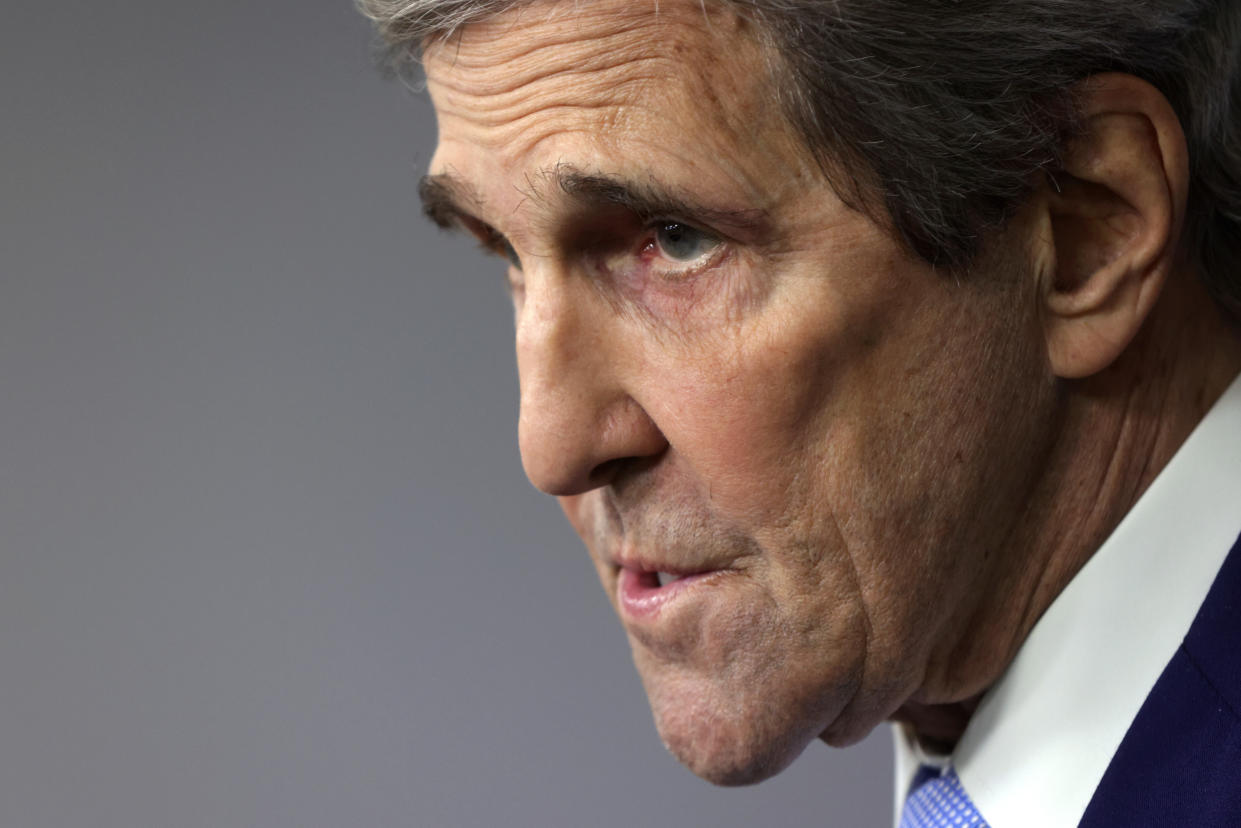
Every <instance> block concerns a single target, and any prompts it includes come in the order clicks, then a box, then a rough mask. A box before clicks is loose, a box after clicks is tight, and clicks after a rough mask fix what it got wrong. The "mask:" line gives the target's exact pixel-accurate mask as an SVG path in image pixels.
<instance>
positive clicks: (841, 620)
mask: <svg viewBox="0 0 1241 828" xmlns="http://www.w3.org/2000/svg"><path fill="white" fill-rule="evenodd" d="M426 72H427V77H428V87H429V90H430V93H431V96H432V99H433V102H434V104H435V107H436V111H437V113H438V117H439V129H440V134H439V146H438V149H437V151H436V154H435V157H434V159H433V161H432V164H431V167H432V169H431V172H432V175H433V178H432V181H433V182H434V183H433V184H432V185H431V186H430V187H428V188H427V190H426V191H425V194H426V196H427V198H428V202H429V206H430V207H431V208H432V212H433V213H435V214H437V215H438V217H439V218H440V219H441V220H444V221H453V222H456V223H459V224H461V225H463V226H465V227H466V228H467V229H469V230H471V231H472V232H473V233H475V234H476V235H478V236H479V238H480V239H482V240H483V241H484V242H485V243H486V244H487V245H488V246H490V247H491V248H492V249H494V250H496V251H497V252H501V253H503V254H506V255H512V254H515V257H516V261H518V262H519V264H520V268H518V267H510V268H509V270H508V277H509V281H510V284H511V287H512V292H513V298H514V306H515V316H516V334H517V361H518V370H519V374H520V380H521V394H522V399H521V418H520V444H521V453H522V459H523V463H524V465H525V468H526V472H527V474H528V475H529V477H530V479H531V480H532V481H533V482H534V484H535V485H536V486H538V487H539V488H541V489H543V490H545V491H548V492H550V493H552V494H555V495H558V496H559V497H560V502H561V505H562V506H563V508H564V511H565V513H566V514H567V515H568V517H569V520H570V521H571V522H572V524H573V526H574V527H575V528H576V529H577V531H578V533H579V534H580V535H581V536H582V538H583V540H584V541H585V542H586V545H587V547H588V548H589V550H590V554H591V556H592V558H593V560H594V563H595V566H596V567H597V569H598V572H599V576H600V579H601V580H602V582H603V586H604V589H605V590H606V591H607V594H608V596H609V598H610V599H611V601H612V603H613V606H614V607H615V608H616V610H617V613H618V614H619V616H620V619H621V622H622V623H623V625H624V627H625V630H626V632H627V633H628V636H629V640H630V643H631V645H632V648H633V655H634V661H635V662H636V664H637V667H638V670H639V672H640V673H641V675H642V679H643V682H644V684H645V687H646V690H647V693H648V695H649V697H650V701H651V706H652V708H653V710H654V714H655V720H656V724H657V726H658V728H659V731H660V734H661V736H662V738H663V739H664V741H665V743H666V744H667V745H668V746H669V748H670V749H671V750H672V751H673V752H674V753H675V754H676V755H677V756H678V757H679V758H680V759H682V761H684V762H685V763H686V764H688V765H689V766H690V767H691V769H693V770H694V771H695V772H697V773H699V774H700V775H702V776H704V777H705V778H708V779H711V780H713V781H716V782H723V783H740V782H748V781H755V780H757V779H760V778H763V777H765V776H768V775H770V774H772V773H775V772H776V771H778V770H780V769H781V768H782V767H784V765H786V764H787V763H788V762H789V761H791V760H792V759H793V758H794V757H795V756H796V755H797V754H798V753H799V752H800V751H801V750H802V749H803V748H804V747H805V745H806V744H807V743H808V742H809V741H811V740H812V739H814V738H815V737H816V736H823V737H824V738H825V739H827V740H828V741H830V742H832V743H836V744H844V743H848V742H851V741H854V740H857V739H859V738H861V737H862V736H863V735H865V733H866V732H867V731H868V730H869V729H870V728H872V727H873V726H874V725H875V724H876V723H877V722H879V721H881V720H882V719H883V718H885V717H887V716H890V715H892V714H893V712H894V711H895V710H896V709H897V708H898V707H899V706H900V705H902V704H903V703H905V702H906V701H907V700H910V699H911V698H912V699H914V700H916V701H923V702H938V701H945V700H947V699H944V698H940V696H941V695H944V694H945V693H947V692H948V691H947V690H946V689H945V688H947V687H949V686H952V687H953V688H956V687H957V686H958V685H959V683H960V682H956V683H955V684H954V681H953V678H952V676H951V669H952V668H951V666H950V662H951V656H952V654H953V652H954V651H955V650H957V648H958V647H959V646H960V645H961V644H962V641H963V640H964V638H965V636H964V632H965V631H966V630H967V629H969V628H970V626H971V624H973V623H975V622H976V621H977V619H978V618H980V617H983V615H984V614H985V613H984V612H983V607H982V600H983V599H981V598H980V597H979V596H980V595H986V594H988V591H989V590H990V589H991V587H992V586H994V584H993V582H992V580H991V579H992V573H993V571H994V564H993V562H994V560H995V559H996V558H998V557H1001V556H1002V554H1003V553H1004V552H1005V544H1006V538H1007V536H1008V534H1009V532H1010V531H1011V529H1012V527H1013V522H1014V519H1015V516H1016V515H1017V514H1018V513H1019V508H1020V504H1021V502H1022V501H1023V498H1024V497H1025V495H1026V492H1027V489H1028V486H1029V481H1030V480H1031V479H1032V475H1031V470H1032V468H1034V466H1035V464H1036V462H1037V458H1038V455H1039V451H1040V447H1041V446H1042V445H1044V442H1045V438H1046V434H1045V432H1046V430H1047V428H1048V426H1047V425H1045V424H1044V418H1043V417H1042V415H1043V414H1044V413H1045V411H1046V409H1047V405H1048V400H1049V397H1050V391H1049V389H1050V383H1049V381H1048V380H1047V376H1046V369H1045V364H1044V363H1045V358H1044V356H1043V354H1042V352H1041V351H1040V349H1039V348H1038V347H1037V345H1038V342H1039V327H1038V321H1037V317H1036V314H1035V312H1034V310H1033V304H1034V303H1033V290H1032V288H1031V286H1030V284H1029V282H1028V280H1027V279H1026V278H1025V276H1024V275H1023V271H1022V269H1021V268H1018V267H1006V268H1004V270H1005V271H1007V272H1004V273H988V274H981V273H980V274H973V275H972V276H971V277H970V278H967V279H963V280H961V279H954V278H952V277H949V276H946V275H945V274H942V273H938V272H934V271H932V270H931V269H930V268H929V267H928V266H926V265H925V264H923V263H921V262H919V261H917V260H915V259H913V258H911V256H910V255H908V254H907V253H906V252H905V251H904V250H903V248H902V247H901V246H900V245H899V244H898V243H897V242H895V241H894V240H893V239H892V238H891V237H890V235H889V234H888V233H887V232H886V231H885V230H884V229H882V228H881V227H879V226H877V225H876V224H875V223H874V222H872V221H871V220H869V219H868V218H866V217H865V216H864V215H862V214H860V213H858V212H856V211H854V210H851V209H849V208H847V207H846V206H845V205H844V204H842V202H841V201H840V199H839V198H838V197H837V196H836V195H834V193H833V191H832V189H831V188H830V187H829V186H828V184H827V183H826V181H825V180H824V177H823V175H822V174H821V172H820V170H819V168H818V167H817V166H816V164H815V163H814V161H813V160H812V159H811V157H810V155H809V154H808V152H807V151H806V149H805V148H804V147H803V146H802V144H801V143H800V141H799V139H798V137H797V136H796V135H795V134H794V132H793V131H792V130H791V129H790V127H789V126H788V125H787V123H786V122H785V121H784V119H783V118H782V117H781V114H780V112H779V111H778V108H777V103H776V98H777V95H776V94H775V89H774V87H773V86H772V85H771V83H770V80H769V76H768V72H767V64H766V63H765V62H764V56H763V53H762V52H761V50H760V47H759V46H757V45H756V41H755V40H754V32H753V31H752V29H751V27H750V26H749V24H746V23H744V22H742V21H740V20H738V19H736V18H734V17H732V16H730V15H728V14H725V13H723V12H720V13H715V12H707V11H704V9H703V8H702V7H701V6H700V5H699V4H698V3H697V2H694V1H690V0H687V1H686V2H670V0H662V1H661V2H660V4H659V11H658V14H656V13H655V11H654V6H653V4H652V5H648V4H645V3H633V2H630V0H608V1H607V2H599V3H592V4H570V3H559V4H557V3H549V2H536V3H533V4H531V5H527V6H525V7H523V8H521V9H519V10H517V11H513V12H508V13H506V14H504V15H501V16H499V17H497V18H494V19H491V20H488V21H485V22H481V23H476V24H473V25H471V26H469V27H467V28H466V29H465V31H464V33H463V34H462V35H461V36H460V37H457V38H453V39H451V40H449V41H445V42H440V43H436V44H433V45H431V46H430V47H429V49H428V50H427V54H426ZM510 245H511V251H510V247H509V246H510ZM657 572H664V573H671V574H675V575H682V576H686V577H683V578H681V579H679V580H675V581H672V582H670V583H668V584H667V585H663V586H661V585H660V582H661V581H662V580H667V579H666V578H662V577H660V576H659V575H657V574H656V573H657ZM945 664H949V666H946V667H945V666H944V665H945ZM978 689H981V688H975V689H974V690H973V692H977V690H978Z"/></svg>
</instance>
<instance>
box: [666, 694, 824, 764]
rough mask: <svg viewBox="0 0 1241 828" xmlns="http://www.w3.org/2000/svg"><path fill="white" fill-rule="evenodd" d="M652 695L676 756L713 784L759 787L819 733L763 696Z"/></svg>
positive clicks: (669, 745) (796, 755)
mask: <svg viewBox="0 0 1241 828" xmlns="http://www.w3.org/2000/svg"><path fill="white" fill-rule="evenodd" d="M668 695H669V694H668V693H666V692H665V693H661V694H652V696H651V706H652V711H653V712H654V716H655V727H656V729H657V730H658V731H659V737H660V739H661V740H662V741H663V743H664V747H666V748H667V749H668V752H669V753H671V754H672V755H673V756H675V757H676V759H677V760H678V761H679V762H680V763H681V764H683V765H685V767H687V768H689V770H690V771H692V772H693V773H694V774H695V775H696V776H698V777H699V778H701V779H704V780H706V781H707V782H710V783H712V784H713V785H721V786H727V787H735V786H739V785H753V784H755V783H757V782H762V781H763V780H764V779H768V778H770V777H772V776H775V775H776V774H777V773H779V772H780V771H782V770H784V769H785V768H786V767H788V766H789V764H791V763H792V762H793V760H794V759H796V758H797V757H798V756H800V755H801V753H802V751H803V750H805V749H806V746H807V745H808V744H810V742H812V741H814V739H815V738H816V737H817V736H818V735H819V732H820V730H821V728H820V727H819V726H818V725H817V724H812V723H809V722H807V723H805V724H804V726H798V725H797V723H795V722H793V721H789V718H788V717H787V716H781V715H777V711H775V710H773V709H772V707H771V706H770V705H768V704H766V703H765V702H764V701H763V700H761V699H758V698H755V697H751V699H749V700H748V701H749V702H750V703H749V704H747V703H746V700H743V701H741V702H732V703H725V704H712V703H711V702H710V699H709V697H704V696H701V695H700V696H697V697H696V698H695V699H694V702H693V703H690V704H677V703H674V700H673V699H669V698H667V696H668Z"/></svg>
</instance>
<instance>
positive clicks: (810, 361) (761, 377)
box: [648, 340, 835, 528]
mask: <svg viewBox="0 0 1241 828" xmlns="http://www.w3.org/2000/svg"><path fill="white" fill-rule="evenodd" d="M746 346H747V347H737V346H735V345H733V346H731V347H729V346H725V347H721V348H717V349H716V351H715V354H713V356H712V357H711V358H710V359H702V358H701V357H699V358H697V359H683V360H677V361H675V362H674V367H672V368H670V369H668V370H664V371H661V372H660V377H659V379H658V380H657V382H656V384H655V385H656V387H657V388H659V389H660V393H658V394H657V395H653V396H655V400H654V406H653V407H652V409H648V410H651V413H652V416H654V417H655V418H656V421H657V422H659V423H660V425H661V427H662V428H664V429H665V436H666V437H667V439H668V441H669V443H670V445H671V446H672V447H673V449H674V450H675V451H676V453H677V455H678V457H679V459H680V460H681V461H682V462H683V463H684V465H685V466H686V467H687V468H688V469H689V470H690V472H691V474H692V475H693V476H694V478H695V479H696V481H697V484H698V487H699V490H700V491H699V494H700V496H701V497H702V498H703V500H705V501H706V502H708V503H709V504H710V507H711V509H712V511H713V512H714V513H716V514H717V515H719V516H720V517H721V518H723V519H725V520H727V521H729V522H733V523H736V524H738V525H740V526H743V527H751V528H753V527H762V526H768V525H772V524H777V523H785V522H787V520H788V519H789V518H790V515H789V513H790V511H791V510H796V509H798V508H800V506H801V505H802V503H803V502H804V496H803V495H804V490H805V488H806V487H807V486H808V485H810V484H811V483H812V482H813V477H814V475H813V470H814V469H815V468H816V467H818V466H819V464H820V461H821V455H822V448H821V447H822V445H823V444H824V443H825V442H826V441H827V440H828V439H829V437H828V432H829V430H830V424H829V418H828V411H827V406H826V405H825V402H826V400H827V397H828V391H829V389H830V388H831V386H832V377H833V374H834V373H835V365H834V362H833V359H832V353H833V349H832V348H831V347H830V345H829V344H828V342H826V341H819V340H810V341H805V340H803V341H802V342H800V343H799V344H798V347H790V346H788V345H787V344H784V343H774V342H760V341H752V342H748V343H746ZM685 366H689V367H688V368H687V367H685ZM648 405H649V403H648Z"/></svg>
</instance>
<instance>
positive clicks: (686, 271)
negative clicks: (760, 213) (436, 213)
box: [466, 218, 732, 287]
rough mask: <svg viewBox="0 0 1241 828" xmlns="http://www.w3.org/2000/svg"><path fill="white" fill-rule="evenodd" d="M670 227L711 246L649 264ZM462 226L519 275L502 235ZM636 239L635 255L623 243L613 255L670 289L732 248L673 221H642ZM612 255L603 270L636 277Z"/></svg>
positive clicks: (469, 224)
mask: <svg viewBox="0 0 1241 828" xmlns="http://www.w3.org/2000/svg"><path fill="white" fill-rule="evenodd" d="M674 224H675V225H682V226H683V227H685V228H687V229H689V230H691V231H693V232H695V233H701V234H703V235H704V236H706V237H707V238H708V239H713V240H714V241H715V245H714V247H713V248H712V249H711V250H710V251H709V252H708V253H706V254H704V255H703V256H701V257H699V258H698V259H694V260H692V261H690V262H688V263H685V264H684V265H681V266H676V265H672V266H665V267H659V266H657V265H653V264H652V261H651V260H652V258H655V257H659V256H660V247H661V245H660V243H659V241H658V234H659V232H660V230H661V229H665V228H667V227H668V226H670V225H674ZM466 226H467V229H468V230H469V231H470V233H471V234H472V235H473V236H474V237H475V238H476V239H477V240H478V243H479V246H480V247H481V248H482V250H483V252H484V253H487V254H488V255H492V256H498V257H499V258H501V259H503V260H504V262H505V263H506V264H507V265H508V266H509V273H510V274H511V273H512V271H513V270H516V271H517V272H518V273H520V272H521V262H520V259H519V258H518V256H517V253H516V251H515V250H514V249H513V247H512V245H511V244H510V242H509V241H508V239H507V238H505V237H504V235H503V234H502V233H500V232H499V231H498V230H496V229H495V228H493V227H492V226H491V225H489V224H485V223H484V222H481V221H469V222H466ZM639 239H640V241H639V243H638V245H637V252H636V253H634V252H633V251H634V247H633V246H631V244H624V245H622V246H621V247H620V248H619V249H617V253H619V256H620V259H621V261H624V260H625V259H630V258H633V259H636V260H638V261H639V262H641V263H642V265H643V266H644V267H645V268H647V269H648V270H650V271H651V272H650V273H649V276H650V277H652V278H653V279H654V280H655V281H656V282H657V283H661V284H664V285H667V286H670V287H672V286H678V285H688V284H691V283H693V282H694V280H695V279H697V277H698V276H700V275H702V274H703V273H705V272H707V271H708V270H711V269H712V268H714V267H718V266H719V265H720V264H721V263H722V262H724V261H725V260H726V259H727V258H728V257H729V256H730V254H731V253H732V247H731V245H730V244H729V243H728V240H727V239H726V238H725V237H724V236H722V235H720V234H717V233H715V232H714V231H711V230H706V229H700V228H699V226H698V225H697V224H693V223H691V222H687V221H681V220H679V219H675V218H657V219H652V220H648V221H646V222H645V224H644V226H643V228H642V230H641V233H640V235H639ZM626 251H627V252H626ZM613 255H615V254H613ZM613 255H606V254H605V255H603V256H602V257H601V259H600V260H599V261H600V265H602V269H603V270H606V271H608V272H610V273H612V274H613V275H615V276H629V277H635V276H638V274H637V273H635V272H634V271H635V270H636V269H637V268H634V267H632V266H630V265H628V264H626V265H624V266H621V267H617V266H615V264H613V263H612V262H611V261H609V260H612V259H613ZM668 261H669V262H671V261H673V260H671V259H668ZM509 281H510V287H515V284H514V282H513V278H512V276H511V275H510V278H509Z"/></svg>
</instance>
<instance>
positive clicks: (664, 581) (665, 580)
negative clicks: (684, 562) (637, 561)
mask: <svg viewBox="0 0 1241 828" xmlns="http://www.w3.org/2000/svg"><path fill="white" fill-rule="evenodd" d="M655 574H656V575H658V576H659V585H660V586H667V585H668V584H670V583H672V582H673V581H675V580H676V579H677V578H678V577H679V576H677V575H673V574H672V573H670V572H657V573H655Z"/></svg>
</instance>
